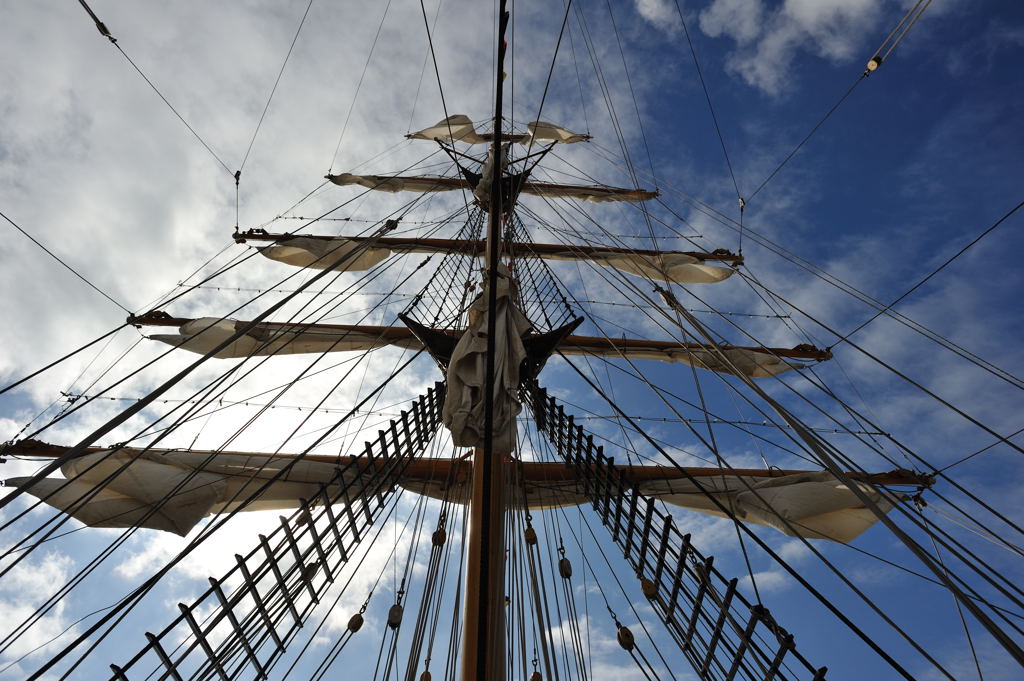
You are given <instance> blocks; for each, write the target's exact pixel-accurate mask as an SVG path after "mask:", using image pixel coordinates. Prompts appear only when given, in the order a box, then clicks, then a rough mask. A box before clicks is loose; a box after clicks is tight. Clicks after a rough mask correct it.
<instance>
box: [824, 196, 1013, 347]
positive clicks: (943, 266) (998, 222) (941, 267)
mask: <svg viewBox="0 0 1024 681" xmlns="http://www.w3.org/2000/svg"><path fill="white" fill-rule="evenodd" d="M1022 206H1024V201H1021V202H1020V203H1018V204H1017V205H1016V206H1014V207H1013V208H1011V209H1010V211H1009V212H1008V213H1006V215H1004V216H1003V217H1001V218H999V219H998V220H996V222H995V224H993V225H992V226H991V227H989V228H988V229H986V230H985V231H983V232H982V233H981V234H979V235H978V236H976V237H974V239H973V240H972V241H971V242H970V243H969V244H967V245H966V246H964V247H963V248H961V249H960V250H959V251H957V252H956V253H954V254H953V255H951V256H950V257H949V258H948V259H946V261H945V262H943V263H942V264H941V265H939V266H938V267H936V268H935V269H934V270H932V271H931V272H929V273H928V275H927V276H926V277H924V278H923V279H921V280H920V281H919V282H917V283H916V284H914V285H913V286H911V287H910V288H909V289H908V290H907V291H906V293H904V294H903V295H901V296H899V297H898V298H896V299H895V300H894V301H892V302H891V303H889V304H888V305H886V306H885V307H884V308H882V309H881V310H879V311H878V312H876V313H875V314H874V315H873V316H872V317H871V318H870V319H868V320H867V321H864V322H862V323H861V324H860V326H858V327H857V328H855V329H854V330H853V331H851V332H849V333H848V334H846V335H844V336H841V337H840V338H839V340H837V341H836V342H835V343H834V344H833V346H832V347H835V346H836V345H839V344H840V343H844V342H846V341H847V340H848V339H849V338H850V336H852V335H853V334H855V333H857V332H858V331H860V330H861V329H863V328H864V327H865V326H867V325H868V324H870V323H871V322H873V321H875V320H876V319H878V318H879V317H881V316H882V315H883V314H886V313H888V312H889V310H891V309H892V308H893V307H895V306H896V305H897V304H898V303H899V302H901V301H902V300H903V299H905V298H906V297H907V296H909V295H910V294H911V293H913V292H914V291H916V290H917V289H919V288H921V287H922V286H924V284H925V283H926V282H927V281H928V280H929V279H931V278H932V277H934V276H935V275H936V274H938V273H939V272H941V271H942V270H944V269H946V267H947V266H949V265H950V264H951V263H952V262H953V261H954V260H956V259H957V258H959V257H960V256H961V255H963V254H964V253H966V252H967V251H968V250H969V249H970V248H971V247H972V246H974V245H975V244H976V243H978V242H979V241H981V240H982V239H984V238H985V237H986V236H988V235H989V234H991V233H992V231H993V230H995V228H996V227H998V226H999V225H1001V224H1003V223H1004V222H1005V221H1006V220H1007V219H1009V218H1010V216H1011V215H1013V214H1014V213H1016V212H1017V211H1018V210H1020V208H1021V207H1022Z"/></svg>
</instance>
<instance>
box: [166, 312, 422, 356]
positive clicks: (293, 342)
mask: <svg viewBox="0 0 1024 681" xmlns="http://www.w3.org/2000/svg"><path fill="white" fill-rule="evenodd" d="M179 321H182V322H183V323H182V324H181V325H180V326H179V327H178V333H176V334H154V335H152V336H150V337H149V338H150V339H152V340H158V341H161V342H163V343H169V344H170V345H175V346H178V347H180V348H182V349H184V350H189V351H191V352H196V353H200V354H206V353H207V352H210V351H211V350H213V349H214V348H216V347H217V346H218V345H220V344H221V343H223V342H224V341H226V340H227V339H228V338H230V337H231V336H232V334H234V333H236V332H237V331H238V330H239V329H241V328H243V327H244V326H245V325H246V324H248V323H249V322H244V321H236V320H233V319H219V318H217V317H201V318H199V319H191V320H179ZM396 331H397V332H398V333H397V334H396V333H395V332H396ZM388 345H398V346H401V347H406V348H409V347H412V348H418V347H420V344H419V342H418V341H417V340H416V339H415V338H413V337H412V335H411V334H409V333H408V331H407V330H406V329H402V328H396V327H386V326H359V327H353V326H347V325H343V324H318V325H308V324H297V323H296V324H286V323H275V322H263V323H260V324H257V325H256V326H255V327H253V328H252V329H250V330H249V331H248V332H246V333H245V335H243V336H241V337H240V338H238V339H237V340H235V341H233V342H232V343H231V344H230V345H228V346H227V347H225V348H224V349H222V350H220V351H219V352H217V354H215V355H214V357H216V358H218V359H230V358H236V357H253V356H257V357H258V356H265V355H279V354H280V355H292V354H300V353H306V352H343V351H351V350H363V351H365V350H374V349H376V348H381V347H385V346H388Z"/></svg>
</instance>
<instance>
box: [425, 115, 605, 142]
mask: <svg viewBox="0 0 1024 681" xmlns="http://www.w3.org/2000/svg"><path fill="white" fill-rule="evenodd" d="M526 128H527V130H528V131H529V132H527V133H526V134H511V135H503V136H502V137H503V139H505V140H507V141H511V142H519V143H520V144H530V142H531V140H532V141H541V142H559V143H561V144H573V143H575V142H584V141H586V140H589V139H590V135H580V134H578V133H575V132H571V131H569V130H566V129H565V128H563V127H561V126H558V125H555V124H554V123H546V122H544V121H534V122H533V123H530V124H528V125H527V126H526ZM406 137H407V138H408V139H417V140H440V141H442V142H466V143H467V144H486V143H487V142H491V141H493V140H494V135H493V134H492V133H489V132H485V133H480V132H477V130H476V128H475V127H474V126H473V121H472V120H470V118H469V116H466V115H465V114H455V115H452V116H449V117H448V118H445V119H443V120H441V121H438V122H437V124H436V125H432V126H430V127H429V128H424V129H423V130H418V131H416V132H413V133H410V134H408V135H406Z"/></svg>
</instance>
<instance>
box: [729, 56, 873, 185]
mask: <svg viewBox="0 0 1024 681" xmlns="http://www.w3.org/2000/svg"><path fill="white" fill-rule="evenodd" d="M865 78H867V74H866V73H862V74H861V75H860V76H858V77H857V80H855V81H853V85H851V86H850V87H849V88H847V90H846V92H844V93H843V95H842V96H841V97H840V98H839V101H837V102H836V103H835V104H833V105H832V108H831V109H829V110H828V111H827V112H826V113H825V115H824V116H822V117H821V120H820V121H818V122H817V123H816V124H815V125H814V127H813V128H811V130H810V132H808V133H807V134H806V135H804V138H803V139H802V140H800V142H799V143H798V144H797V145H796V146H795V147H794V148H793V151H791V152H789V154H788V155H787V156H786V158H784V159H782V162H781V163H779V165H777V166H776V167H775V170H773V171H772V172H770V173H768V177H766V178H764V180H762V181H761V184H759V185H757V189H755V190H754V193H752V194H751V195H750V196H749V197H747V201H751V200H753V198H754V197H755V196H757V195H758V194H759V193H760V192H761V190H762V189H764V186H765V185H766V184H768V183H769V182H771V181H772V178H774V177H775V176H776V175H777V174H778V173H779V171H780V170H782V168H783V167H784V166H785V165H786V164H787V163H789V161H790V159H792V158H793V157H794V156H796V154H797V152H798V151H800V150H801V149H802V148H803V146H804V145H805V144H807V141H808V140H809V139H811V137H812V136H814V133H816V132H818V129H819V128H820V127H821V126H823V125H824V124H825V121H827V120H828V119H829V118H830V117H831V116H832V114H834V113H835V112H836V109H838V108H839V107H840V106H841V105H842V103H843V102H845V101H846V99H847V98H848V97H849V96H850V95H851V94H852V93H853V91H854V90H855V89H856V88H857V86H858V85H860V84H861V82H862V81H863V80H864V79H865Z"/></svg>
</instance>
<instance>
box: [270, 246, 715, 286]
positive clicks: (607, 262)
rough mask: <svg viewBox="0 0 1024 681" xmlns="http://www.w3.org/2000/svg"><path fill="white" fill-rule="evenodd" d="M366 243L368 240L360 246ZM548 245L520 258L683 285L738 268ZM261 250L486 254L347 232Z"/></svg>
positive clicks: (372, 255) (355, 261)
mask: <svg viewBox="0 0 1024 681" xmlns="http://www.w3.org/2000/svg"><path fill="white" fill-rule="evenodd" d="M360 243H363V244H365V245H364V246H363V248H362V249H361V250H358V251H357V247H358V245H359V244H360ZM543 246H544V248H543V249H539V248H538V249H536V250H534V249H532V248H531V245H530V244H523V245H521V246H520V247H519V249H517V252H516V257H518V258H541V259H544V260H563V261H576V262H588V261H589V262H593V263H595V264H597V265H601V266H603V267H612V268H614V269H617V270H619V271H621V272H626V273H628V274H633V275H636V276H640V277H644V278H647V279H652V280H655V281H664V282H669V283H677V284H714V283H718V282H720V281H725V280H726V279H728V278H729V277H730V276H732V275H733V273H734V272H735V270H733V269H732V268H731V267H723V266H721V265H709V264H707V263H706V262H705V261H704V260H702V259H701V258H698V257H696V256H695V255H692V254H688V253H677V252H665V253H648V252H628V251H623V250H617V251H616V250H599V249H592V248H570V247H565V248H564V249H562V250H558V251H552V250H550V248H549V247H548V245H547V244H544V245H543ZM259 251H260V253H261V254H263V255H264V256H266V257H268V258H270V259H271V260H276V261H277V262H281V263H285V264H287V265H294V266H296V267H309V268H311V269H326V268H328V267H331V266H333V265H334V264H335V263H336V262H338V260H341V259H343V258H344V259H345V260H344V262H343V263H342V265H341V266H340V268H339V269H341V270H343V271H352V272H354V271H363V270H368V269H370V268H371V267H373V266H374V265H377V264H379V263H381V262H383V261H384V260H386V259H387V258H388V257H389V256H390V255H392V254H393V253H409V254H413V253H423V254H429V253H451V252H457V253H470V254H475V255H478V256H482V255H483V250H482V249H477V247H476V242H469V241H458V240H454V239H452V240H440V239H433V240H431V239H415V238H409V239H379V240H376V241H375V242H374V243H372V244H366V242H365V240H363V239H353V238H346V237H341V236H339V237H330V238H311V237H304V236H295V237H291V236H290V237H288V238H287V239H286V240H282V241H281V242H279V243H277V244H274V245H272V246H264V247H262V248H260V249H259Z"/></svg>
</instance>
